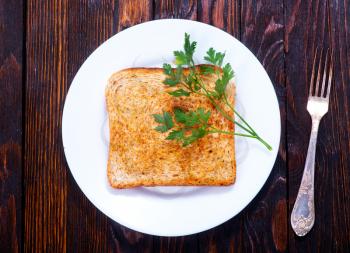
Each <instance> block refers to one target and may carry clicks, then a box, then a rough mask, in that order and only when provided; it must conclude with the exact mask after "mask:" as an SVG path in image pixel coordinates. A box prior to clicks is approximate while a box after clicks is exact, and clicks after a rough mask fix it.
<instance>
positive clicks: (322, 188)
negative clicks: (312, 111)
mask: <svg viewBox="0 0 350 253" xmlns="http://www.w3.org/2000/svg"><path fill="white" fill-rule="evenodd" d="M327 2H328V1H296V2H289V1H287V2H286V20H288V22H287V23H286V37H285V38H286V40H285V41H286V52H287V54H286V76H287V141H288V167H289V169H288V174H289V193H290V202H289V205H290V206H289V210H290V211H291V210H292V207H293V204H294V201H295V198H296V195H297V191H298V188H299V184H300V180H301V176H302V172H303V169H304V163H305V156H306V152H307V147H308V141H309V134H310V131H311V120H310V117H309V115H308V113H307V111H306V103H307V96H308V87H309V80H310V78H311V68H312V59H313V57H314V52H315V49H316V47H317V46H321V47H327V46H328V45H330V44H332V45H333V48H334V50H335V51H334V56H335V66H334V70H335V76H334V79H335V81H334V82H333V89H332V93H331V98H330V107H329V112H328V114H327V115H326V116H325V117H324V119H323V120H322V122H321V125H320V129H319V138H318V145H317V151H316V167H315V210H316V221H315V225H314V228H313V229H312V230H311V231H310V233H309V234H308V235H306V236H305V237H303V238H298V237H297V236H296V235H295V234H294V233H293V231H292V229H291V227H290V226H289V249H290V252H348V251H349V249H350V240H349V239H350V213H349V211H348V210H349V208H350V195H349V193H350V171H349V166H350V158H349V155H348V154H349V152H350V136H349V130H350V125H349V122H350V116H349V98H350V87H349V83H350V72H349V63H350V51H349V45H350V35H349V24H350V15H349V14H350V6H349V4H348V3H347V2H346V1H329V2H330V4H328V3H327ZM289 215H290V213H289Z"/></svg>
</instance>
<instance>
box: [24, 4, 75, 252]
mask: <svg viewBox="0 0 350 253" xmlns="http://www.w3.org/2000/svg"><path fill="white" fill-rule="evenodd" d="M27 8H28V9H27V15H28V18H27V41H26V47H27V49H28V50H27V56H26V59H27V70H26V71H27V75H26V79H27V83H26V94H25V95H26V103H25V117H26V120H25V136H26V137H25V154H24V190H25V196H24V197H25V208H24V219H25V220H24V250H25V251H26V252H47V251H52V252H66V243H67V233H66V231H67V230H66V228H67V223H66V217H67V216H66V215H67V171H66V167H65V166H64V165H65V162H64V156H63V146H62V141H61V115H62V109H63V102H64V98H65V94H66V92H67V87H68V85H67V52H68V50H67V49H68V45H67V26H68V21H67V13H68V1H62V0H55V1H38V0H32V1H28V3H27Z"/></svg>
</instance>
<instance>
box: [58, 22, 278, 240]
mask: <svg viewBox="0 0 350 253" xmlns="http://www.w3.org/2000/svg"><path fill="white" fill-rule="evenodd" d="M185 32H187V33H189V34H190V35H191V40H194V41H197V42H198V48H197V50H196V53H195V59H196V60H197V63H203V61H202V59H203V56H204V54H205V52H206V51H207V49H208V48H210V47H214V48H215V49H216V50H219V51H225V52H226V57H225V61H226V62H230V63H231V65H232V67H233V69H234V71H235V78H236V80H235V81H236V87H237V89H236V92H237V95H236V97H237V106H238V108H237V109H238V110H239V111H240V112H241V113H242V114H243V115H244V117H245V118H246V120H247V121H248V122H249V123H250V124H251V125H252V126H253V128H254V129H255V130H256V131H257V132H258V133H259V135H261V136H262V137H263V138H264V139H265V140H267V142H268V143H270V144H271V146H272V147H273V150H272V151H268V150H267V149H266V148H265V147H264V146H263V145H261V144H260V143H259V142H257V141H255V140H251V139H247V138H243V137H236V155H237V179H236V182H235V184H234V185H232V186H228V187H153V188H152V187H149V188H146V187H139V188H134V189H126V190H117V189H113V188H111V187H110V186H109V184H108V181H107V158H108V141H109V136H108V121H107V112H106V105H105V96H104V91H105V86H106V84H107V80H108V78H109V77H110V76H111V74H112V73H113V72H116V71H118V70H121V69H124V68H128V67H151V66H153V67H154V66H161V65H162V64H163V63H164V62H172V61H173V55H172V52H173V51H174V50H177V49H181V48H182V46H183V38H184V33H185ZM280 127H281V126H280V112H279V107H278V101H277V98H276V94H275V91H274V88H273V86H272V83H271V81H270V79H269V77H268V75H267V73H266V72H265V70H264V68H263V67H262V65H261V64H260V63H259V61H258V60H257V59H256V58H255V56H254V55H253V54H252V53H251V52H250V51H249V50H248V49H247V48H246V47H245V46H244V45H243V44H242V43H240V42H239V41H238V40H237V39H235V38H234V37H232V36H231V35H230V34H228V33H226V32H224V31H222V30H220V29H218V28H215V27H213V26H210V25H206V24H203V23H199V22H195V21H189V20H174V19H171V20H157V21H151V22H147V23H143V24H140V25H136V26H133V27H131V28H129V29H126V30H124V31H122V32H120V33H118V34H116V35H115V36H113V37H112V38H110V39H109V40H107V41H106V42H105V43H103V44H102V45H101V46H100V47H99V48H97V49H96V50H95V52H93V53H92V54H91V55H90V57H89V58H88V59H87V60H86V61H85V62H84V64H83V65H82V66H81V68H80V69H79V71H78V73H77V74H76V76H75V78H74V80H73V82H72V84H71V86H70V89H69V92H68V95H67V98H66V101H65V105H64V110H63V123H62V137H63V145H64V152H65V155H66V159H67V162H68V165H69V168H70V170H71V172H72V174H73V177H74V179H75V180H76V182H77V184H78V185H79V187H80V188H81V190H82V191H83V193H84V194H85V195H86V196H87V198H88V199H89V200H90V201H91V202H92V203H93V204H94V205H95V206H96V207H97V208H98V209H100V210H101V211H102V212H103V213H105V214H106V215H107V216H109V217H110V218H111V219H113V220H115V221H116V222H118V223H120V224H122V225H124V226H127V227H129V228H131V229H134V230H137V231H140V232H144V233H147V234H153V235H161V236H180V235H188V234H193V233H197V232H201V231H204V230H207V229H210V228H212V227H214V226H217V225H219V224H221V223H223V222H225V221H227V220H228V219H230V218H232V217H233V216H235V215H236V214H238V213H239V212H240V211H241V210H242V209H243V208H244V207H245V206H247V205H248V203H249V202H250V201H251V200H252V199H253V198H254V197H255V196H256V195H257V193H258V192H259V190H260V189H261V188H262V186H263V185H264V183H265V181H266V180H267V178H268V176H269V174H270V172H271V170H272V167H273V165H274V162H275V159H276V155H277V151H278V147H279V141H280V131H281V129H280Z"/></svg>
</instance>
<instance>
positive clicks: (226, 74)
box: [215, 63, 234, 98]
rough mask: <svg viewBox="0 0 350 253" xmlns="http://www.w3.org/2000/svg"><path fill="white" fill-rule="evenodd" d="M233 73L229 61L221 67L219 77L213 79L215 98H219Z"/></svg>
mask: <svg viewBox="0 0 350 253" xmlns="http://www.w3.org/2000/svg"><path fill="white" fill-rule="evenodd" d="M233 76H234V73H233V70H232V67H231V65H230V63H227V64H226V65H225V66H224V67H223V69H222V76H221V78H219V79H217V80H216V81H215V91H216V96H217V98H221V97H222V96H223V94H224V93H225V90H226V87H227V85H228V83H229V81H230V80H231V79H232V78H233Z"/></svg>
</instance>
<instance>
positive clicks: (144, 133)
mask: <svg viewBox="0 0 350 253" xmlns="http://www.w3.org/2000/svg"><path fill="white" fill-rule="evenodd" d="M184 71H185V72H186V71H188V70H184ZM164 79H165V75H164V74H163V70H162V69H161V68H130V69H124V70H121V71H118V72H116V73H114V74H113V75H112V76H111V77H110V79H109V81H108V85H107V87H106V101H107V111H108V115H109V128H110V144H109V158H108V179H109V182H110V184H111V186H112V187H115V188H130V187H136V186H175V185H179V186H180V185H181V186H185V185H198V186H199V185H207V186H210V185H211V186H214V185H229V184H233V183H234V181H235V177H236V162H235V147H234V138H233V136H232V135H225V134H217V133H215V134H209V135H207V136H205V137H204V138H202V139H199V140H198V141H196V142H194V143H192V144H191V145H189V146H187V147H183V146H182V145H181V144H180V143H178V142H176V141H173V140H166V139H165V138H166V136H167V134H168V133H159V132H157V131H155V130H154V128H155V127H156V126H157V125H158V123H156V122H155V121H154V118H153V116H152V114H159V113H162V112H163V111H168V112H170V111H172V110H173V108H174V107H180V108H182V109H184V110H195V109H197V108H199V107H202V108H204V109H205V110H206V111H207V110H211V112H212V114H211V117H210V120H209V123H210V124H212V125H213V126H214V127H216V128H219V129H222V130H226V131H234V124H233V123H232V122H229V121H228V120H226V119H224V118H223V117H222V116H221V114H219V112H218V111H217V110H216V109H215V108H214V107H213V106H212V105H211V104H210V102H209V100H208V99H207V98H206V97H204V96H201V95H197V94H191V95H190V96H189V97H179V98H175V97H173V96H171V95H169V94H168V93H167V91H171V90H174V88H171V87H168V86H166V85H164V84H163V83H162V82H163V80H164ZM215 80H216V76H214V75H209V76H203V81H204V82H205V83H206V85H207V86H209V87H214V85H215ZM227 94H228V98H229V100H230V101H231V102H232V103H233V102H234V85H233V84H230V85H229V87H228V88H227ZM222 108H223V109H224V110H225V111H226V112H227V113H228V114H229V115H232V112H230V110H229V108H228V107H225V106H224V105H222ZM232 116H233V115H232Z"/></svg>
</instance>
